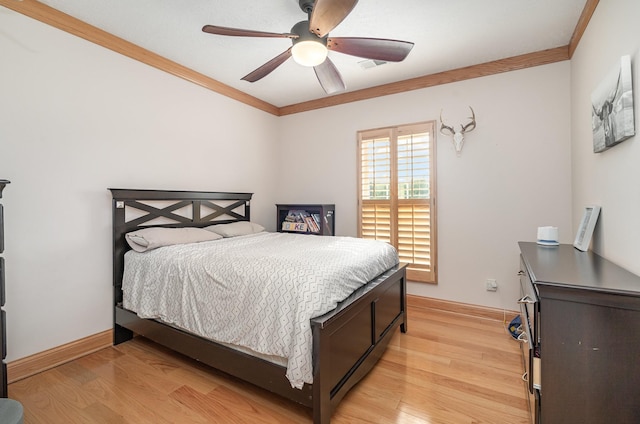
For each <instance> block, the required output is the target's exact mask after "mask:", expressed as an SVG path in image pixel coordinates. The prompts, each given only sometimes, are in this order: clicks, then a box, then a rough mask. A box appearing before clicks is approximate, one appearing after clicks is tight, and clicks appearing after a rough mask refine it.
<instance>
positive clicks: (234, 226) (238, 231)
mask: <svg viewBox="0 0 640 424" xmlns="http://www.w3.org/2000/svg"><path fill="white" fill-rule="evenodd" d="M205 230H208V231H212V232H214V233H216V234H220V235H221V236H222V237H236V236H246V235H248V234H254V233H259V232H261V231H264V227H263V226H262V225H260V224H256V223H255V222H249V221H238V222H231V223H229V224H217V225H211V226H209V227H205Z"/></svg>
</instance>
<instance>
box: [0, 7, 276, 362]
mask: <svg viewBox="0 0 640 424" xmlns="http://www.w3.org/2000/svg"><path fill="white" fill-rule="evenodd" d="M0 52H1V53H0V56H1V58H2V59H0V60H1V66H0V178H6V179H9V180H11V184H10V185H9V186H8V187H7V188H6V189H5V191H4V196H3V203H4V205H5V221H6V222H5V224H6V234H5V244H6V250H5V258H6V267H7V272H6V277H7V288H6V289H7V304H6V310H7V317H8V318H7V321H8V328H7V330H8V339H9V343H8V357H7V360H8V361H11V360H14V359H18V358H22V357H25V356H28V355H31V354H33V353H37V352H40V351H43V350H46V349H49V348H52V347H55V346H59V345H62V344H64V343H67V342H70V341H74V340H77V339H80V338H82V337H86V336H89V335H92V334H95V333H98V332H101V331H104V330H106V329H109V328H110V327H111V326H112V279H111V274H112V272H111V265H112V264H111V257H112V253H111V197H110V192H109V191H108V190H107V188H108V187H116V188H154V189H183V190H184V189H187V190H189V189H193V190H220V191H240V192H245V191H246V192H254V193H255V196H254V201H253V202H252V214H253V217H254V218H255V220H256V221H257V222H260V223H262V224H263V225H267V224H271V225H273V224H272V222H271V221H273V219H272V218H273V215H274V213H275V206H273V204H274V198H275V196H274V194H273V190H274V189H275V187H276V184H275V172H274V166H273V163H274V161H275V160H276V159H277V156H276V147H275V142H276V140H277V131H278V125H279V123H278V118H277V117H274V116H272V115H269V114H267V113H264V112H261V111H258V110H256V109H254V108H251V107H249V106H246V105H243V104H241V103H238V102H236V101H233V100H231V99H228V98H226V97H223V96H220V95H218V94H216V93H213V92H211V91H208V90H205V89H203V88H201V87H198V86H196V85H194V84H191V83H188V82H186V81H183V80H181V79H178V78H176V77H173V76H171V75H169V74H166V73H163V72H161V71H158V70H156V69H154V68H151V67H149V66H147V65H144V64H141V63H139V62H136V61H134V60H130V59H128V58H126V57H124V56H121V55H119V54H116V53H113V52H111V51H109V50H106V49H104V48H102V47H99V46H97V45H94V44H91V43H89V42H86V41H84V40H82V39H79V38H77V37H74V36H72V35H69V34H66V33H64V32H62V31H58V30H56V29H53V28H51V27H48V26H46V25H43V24H41V23H38V22H36V21H33V20H31V19H29V18H26V17H24V16H22V15H20V14H17V13H15V12H12V11H9V10H7V9H5V8H2V7H0Z"/></svg>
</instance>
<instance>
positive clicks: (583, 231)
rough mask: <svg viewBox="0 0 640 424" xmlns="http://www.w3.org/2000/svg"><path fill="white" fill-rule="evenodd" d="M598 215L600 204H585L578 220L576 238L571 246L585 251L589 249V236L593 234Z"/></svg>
mask: <svg viewBox="0 0 640 424" xmlns="http://www.w3.org/2000/svg"><path fill="white" fill-rule="evenodd" d="M599 216H600V206H587V207H585V208H584V213H583V214H582V219H581V220H580V226H579V227H578V232H577V233H576V239H575V241H574V242H573V246H574V247H575V248H576V249H578V250H581V251H583V252H586V251H587V250H589V244H591V237H592V236H593V230H594V229H595V228H596V223H597V222H598V217H599Z"/></svg>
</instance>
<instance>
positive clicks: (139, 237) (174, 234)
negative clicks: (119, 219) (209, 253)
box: [124, 227, 222, 252]
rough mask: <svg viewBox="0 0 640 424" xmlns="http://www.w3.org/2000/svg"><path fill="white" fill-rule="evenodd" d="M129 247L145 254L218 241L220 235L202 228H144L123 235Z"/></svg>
mask: <svg viewBox="0 0 640 424" xmlns="http://www.w3.org/2000/svg"><path fill="white" fill-rule="evenodd" d="M124 237H125V239H126V240H127V243H129V246H131V248H132V249H133V250H135V251H136V252H146V251H148V250H153V249H157V248H158V247H162V246H171V245H172V244H186V243H198V242H201V241H210V240H219V239H221V238H222V236H221V235H219V234H216V233H212V232H211V231H206V230H205V229H203V228H193V227H191V228H162V227H153V228H144V229H142V230H137V231H132V232H130V233H127V234H125V236H124Z"/></svg>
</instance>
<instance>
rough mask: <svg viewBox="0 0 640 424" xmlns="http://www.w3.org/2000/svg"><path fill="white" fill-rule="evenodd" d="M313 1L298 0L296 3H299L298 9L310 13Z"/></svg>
mask: <svg viewBox="0 0 640 424" xmlns="http://www.w3.org/2000/svg"><path fill="white" fill-rule="evenodd" d="M314 3H315V0H299V2H298V4H299V5H300V9H302V11H303V12H304V13H307V14H309V13H311V11H312V10H313V4H314Z"/></svg>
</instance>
